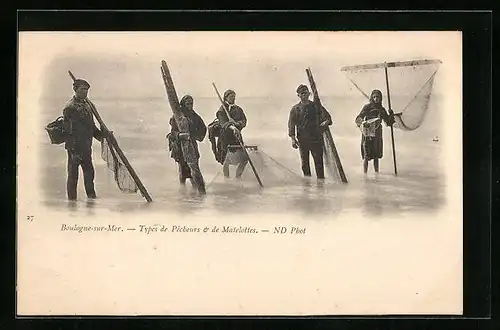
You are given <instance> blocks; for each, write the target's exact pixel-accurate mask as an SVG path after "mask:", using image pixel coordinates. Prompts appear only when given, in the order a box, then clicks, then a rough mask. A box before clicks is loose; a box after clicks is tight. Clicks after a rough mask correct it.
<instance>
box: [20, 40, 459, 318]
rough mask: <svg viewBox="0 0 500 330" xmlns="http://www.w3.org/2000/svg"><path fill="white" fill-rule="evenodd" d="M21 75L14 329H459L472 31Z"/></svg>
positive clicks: (127, 46) (62, 46) (100, 43)
mask: <svg viewBox="0 0 500 330" xmlns="http://www.w3.org/2000/svg"><path fill="white" fill-rule="evenodd" d="M18 56H19V85H18V110H17V111H18V113H17V116H18V117H17V118H18V141H17V150H18V154H17V169H18V172H17V173H18V175H17V184H18V186H17V188H18V195H17V215H18V219H17V313H18V315H19V316H34V315H48V316H50V315H58V316H64V315H69V316H71V315H82V316H85V315H165V316H168V315H346V314H349V315H384V314H392V315H398V314H455V315H461V314H462V311H463V301H462V293H463V288H462V266H463V265H462V245H463V244H462V221H463V219H462V121H461V120H462V57H461V56H462V36H461V33H460V32H457V31H405V32H403V31H377V32H375V31H373V32H369V31H363V32H357V31H351V32H339V31H330V32H327V31H321V32H320V31H316V32H307V31H302V32H297V31H295V32H241V31H240V32H20V33H19V55H18Z"/></svg>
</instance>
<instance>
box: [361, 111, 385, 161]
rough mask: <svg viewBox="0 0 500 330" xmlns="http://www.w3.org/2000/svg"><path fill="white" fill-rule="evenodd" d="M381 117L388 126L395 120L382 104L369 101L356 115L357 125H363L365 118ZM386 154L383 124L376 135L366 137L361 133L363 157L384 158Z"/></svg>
mask: <svg viewBox="0 0 500 330" xmlns="http://www.w3.org/2000/svg"><path fill="white" fill-rule="evenodd" d="M374 118H381V119H382V120H383V121H384V122H385V124H386V125H387V126H390V125H391V124H392V122H393V118H392V117H391V116H390V115H389V114H388V113H387V112H386V110H385V108H384V107H383V106H382V105H381V104H375V103H372V102H370V103H368V104H365V105H364V106H363V108H362V109H361V111H360V113H359V114H358V115H357V116H356V119H355V123H356V125H358V126H359V125H361V123H362V122H363V120H368V119H374ZM383 155H384V141H383V134H382V125H380V126H378V128H377V130H376V131H375V136H374V137H371V138H370V137H365V136H364V135H361V158H362V159H365V158H366V159H368V160H370V159H374V158H382V157H383Z"/></svg>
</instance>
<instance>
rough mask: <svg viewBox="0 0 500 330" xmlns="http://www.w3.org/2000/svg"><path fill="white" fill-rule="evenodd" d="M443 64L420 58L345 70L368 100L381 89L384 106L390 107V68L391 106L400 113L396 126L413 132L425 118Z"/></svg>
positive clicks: (349, 67) (343, 69)
mask: <svg viewBox="0 0 500 330" xmlns="http://www.w3.org/2000/svg"><path fill="white" fill-rule="evenodd" d="M440 64H441V61H439V60H416V61H406V62H391V63H380V64H367V65H355V66H347V67H343V68H342V70H341V71H342V72H344V74H345V75H346V77H347V79H349V81H350V82H351V83H352V84H353V86H354V87H355V88H356V89H357V90H358V91H359V92H360V93H361V94H363V95H364V96H365V97H366V98H367V101H368V99H369V95H370V93H371V91H372V90H374V89H378V90H380V91H381V92H382V94H383V105H384V107H385V108H386V109H387V110H389V103H388V94H387V85H386V75H385V69H386V68H387V78H388V79H387V80H388V84H389V95H390V101H391V106H390V108H391V109H392V110H393V111H394V113H395V115H396V116H395V124H394V127H396V128H399V129H401V130H405V131H413V130H415V129H417V128H418V127H420V125H421V124H422V122H423V121H424V119H425V115H426V113H427V110H428V108H429V100H430V97H431V95H432V86H433V83H434V78H435V76H436V73H437V71H438V69H439V65H440Z"/></svg>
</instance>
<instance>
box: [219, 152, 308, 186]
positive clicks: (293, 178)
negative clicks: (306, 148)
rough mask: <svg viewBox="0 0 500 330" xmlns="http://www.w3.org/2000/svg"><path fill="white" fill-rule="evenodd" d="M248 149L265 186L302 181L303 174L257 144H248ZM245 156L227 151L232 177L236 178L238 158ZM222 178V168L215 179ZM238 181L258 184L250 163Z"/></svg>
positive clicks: (292, 183) (284, 184) (285, 184)
mask: <svg viewBox="0 0 500 330" xmlns="http://www.w3.org/2000/svg"><path fill="white" fill-rule="evenodd" d="M238 148H239V147H238ZM246 150H247V153H248V156H249V157H250V159H251V160H252V163H253V165H254V167H255V170H256V172H257V174H258V175H259V178H260V180H261V181H262V184H263V186H264V187H266V188H269V187H280V186H287V185H294V184H297V183H298V182H301V176H299V175H298V174H297V173H295V172H294V171H292V170H291V169H289V168H288V167H286V166H285V165H283V164H282V163H280V162H279V161H278V160H276V159H275V158H273V157H272V156H270V155H268V154H267V153H266V152H265V151H263V150H261V149H260V148H258V147H256V146H247V148H246ZM244 158H245V156H244V154H243V153H240V154H239V155H238V156H236V157H235V156H234V155H231V153H229V152H228V153H227V155H226V161H227V162H228V163H229V164H230V165H229V171H230V178H231V179H234V177H235V173H236V169H237V167H238V165H237V162H238V160H241V159H244ZM220 180H223V175H222V169H221V171H220V173H219V174H218V175H217V177H216V178H214V180H213V181H220ZM238 181H239V182H241V183H244V184H245V185H247V184H248V185H256V186H258V181H257V178H256V177H255V174H254V172H253V170H252V167H251V165H250V163H247V165H246V166H245V169H244V171H243V174H242V175H241V178H240V180H238Z"/></svg>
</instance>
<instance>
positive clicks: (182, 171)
mask: <svg viewBox="0 0 500 330" xmlns="http://www.w3.org/2000/svg"><path fill="white" fill-rule="evenodd" d="M188 178H189V179H190V180H191V183H192V184H193V186H195V187H196V188H197V189H198V191H199V192H200V193H202V194H204V193H205V180H204V179H203V175H202V174H201V170H200V166H199V164H198V162H190V163H186V161H185V160H184V159H183V158H181V161H180V162H179V181H180V183H181V184H184V183H186V179H188Z"/></svg>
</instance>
